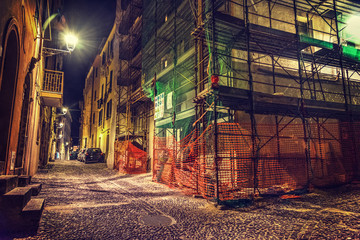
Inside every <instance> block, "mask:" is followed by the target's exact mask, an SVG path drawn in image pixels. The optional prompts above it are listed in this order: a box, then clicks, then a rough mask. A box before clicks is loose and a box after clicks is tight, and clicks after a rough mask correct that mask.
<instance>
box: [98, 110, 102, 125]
mask: <svg viewBox="0 0 360 240" xmlns="http://www.w3.org/2000/svg"><path fill="white" fill-rule="evenodd" d="M102 115H103V110H102V109H101V110H100V112H99V126H101V124H102Z"/></svg>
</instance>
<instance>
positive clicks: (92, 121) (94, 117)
mask: <svg viewBox="0 0 360 240" xmlns="http://www.w3.org/2000/svg"><path fill="white" fill-rule="evenodd" d="M92 122H93V124H95V113H93V120H92Z"/></svg>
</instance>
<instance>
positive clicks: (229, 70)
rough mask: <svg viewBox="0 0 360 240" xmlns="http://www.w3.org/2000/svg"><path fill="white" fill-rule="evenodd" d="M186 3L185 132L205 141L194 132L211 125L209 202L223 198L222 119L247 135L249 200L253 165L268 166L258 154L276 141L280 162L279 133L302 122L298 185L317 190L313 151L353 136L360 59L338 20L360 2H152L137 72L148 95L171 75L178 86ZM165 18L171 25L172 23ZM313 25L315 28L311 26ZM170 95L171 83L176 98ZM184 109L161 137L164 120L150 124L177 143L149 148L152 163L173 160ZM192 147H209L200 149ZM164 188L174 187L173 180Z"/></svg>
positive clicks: (359, 109)
mask: <svg viewBox="0 0 360 240" xmlns="http://www.w3.org/2000/svg"><path fill="white" fill-rule="evenodd" d="M165 3H171V6H172V8H171V7H169V6H170V4H169V6H168V7H165V6H164V5H166V4H165ZM183 5H186V6H187V7H188V8H187V9H191V14H192V18H193V24H194V25H195V26H194V28H193V30H192V31H191V34H192V36H193V39H194V53H193V56H194V58H193V59H194V62H193V64H192V65H190V67H189V68H191V67H193V68H194V71H195V73H194V74H193V76H192V78H191V79H190V78H189V77H186V80H187V81H189V82H191V84H192V85H191V86H193V91H194V98H193V100H194V103H195V104H194V107H193V108H194V116H195V119H194V120H193V121H192V126H193V129H194V131H193V132H192V133H190V134H189V135H192V134H193V136H194V137H193V138H194V139H200V140H201V141H206V140H205V139H204V138H199V136H201V135H203V134H204V133H205V132H206V131H208V127H209V126H210V125H212V126H214V127H213V129H212V130H211V131H212V134H213V137H212V138H211V141H212V143H213V154H214V155H213V159H214V172H215V174H216V176H215V184H214V190H213V193H214V196H213V197H214V199H215V200H216V201H221V200H222V198H221V196H220V192H221V189H220V188H219V185H220V180H219V178H220V176H219V171H220V170H219V168H220V165H219V164H220V161H221V159H222V158H223V157H220V156H219V153H220V149H219V146H218V144H219V139H221V137H222V136H221V134H223V133H222V132H219V129H218V126H220V125H221V124H222V123H223V122H230V123H231V122H240V123H241V122H242V121H243V120H244V119H245V120H246V121H247V122H249V123H250V124H249V126H247V127H248V128H247V129H246V130H247V131H248V132H249V134H248V135H249V136H248V137H249V138H250V139H251V147H250V149H251V157H250V158H251V161H252V171H253V176H252V181H253V182H252V187H251V188H252V189H253V191H252V194H250V197H252V198H253V197H254V196H255V195H256V194H258V193H260V194H261V191H262V190H261V187H260V186H259V185H261V183H259V179H260V178H261V176H258V174H259V164H263V161H264V160H263V158H264V156H261V155H263V154H264V149H265V148H266V147H268V146H269V144H270V143H271V142H272V141H276V144H277V156H276V157H278V158H279V159H280V158H282V153H281V151H280V145H281V144H282V143H281V141H282V139H284V138H285V137H284V136H282V135H281V134H282V133H283V132H284V131H285V130H286V129H288V128H289V127H290V126H292V125H293V124H300V125H299V126H302V137H301V138H302V140H301V141H303V142H304V152H303V154H304V156H303V158H304V159H305V172H306V175H307V176H306V184H305V185H304V186H302V187H303V188H304V189H309V187H310V186H311V185H312V184H314V177H313V176H314V169H312V165H313V158H316V159H317V158H319V156H318V153H316V154H315V155H314V154H313V149H314V146H315V145H316V146H319V147H318V148H319V149H318V151H319V152H320V153H319V154H320V155H322V151H324V149H322V148H324V147H323V145H322V144H323V141H335V142H342V144H344V142H343V141H344V136H343V135H342V134H348V133H349V132H350V133H351V132H354V129H357V126H356V124H355V122H356V121H358V120H359V119H360V106H359V105H358V104H359V100H360V98H359V97H360V95H359V92H358V90H359V87H358V86H359V83H358V81H359V80H360V74H359V69H358V66H359V62H360V61H359V60H360V59H359V55H358V52H357V53H356V54H355V55H354V54H351V53H349V52H352V51H355V48H354V47H351V46H350V43H346V42H345V43H344V42H343V32H344V24H345V23H344V20H343V18H342V16H344V15H347V16H349V15H350V14H352V13H356V12H357V11H359V10H360V5H358V4H356V3H354V2H349V1H332V0H331V1H330V0H329V1H320V0H311V1H310V0H277V1H273V0H260V1H256V2H254V1H248V0H242V1H235V0H234V1H220V0H206V1H205V0H195V1H166V0H162V1H160V0H157V1H154V2H153V3H148V5H147V6H145V9H148V10H146V11H145V12H144V21H146V22H147V23H146V25H147V26H151V28H150V29H151V31H152V32H153V33H152V34H149V33H146V32H145V34H144V39H143V49H144V50H143V51H144V55H146V56H144V58H143V70H144V73H145V74H146V76H145V84H144V85H145V86H150V84H152V85H151V86H152V87H151V88H152V91H153V93H152V94H153V96H156V95H157V94H159V92H157V90H158V89H159V87H158V86H157V83H158V82H161V81H166V79H169V78H172V79H177V80H178V81H181V80H183V79H181V80H180V79H179V77H178V78H177V76H179V74H178V72H180V71H179V70H177V68H178V69H179V66H180V68H181V66H182V64H183V62H181V63H180V64H179V63H178V62H180V61H179V59H181V58H182V56H184V55H186V53H183V55H178V54H177V50H176V49H177V46H178V45H179V39H183V38H184V36H183V35H185V34H186V33H187V32H186V31H184V29H186V28H180V27H179V24H178V23H177V21H178V19H183V17H182V18H181V17H178V16H181V15H182V14H184V13H183V11H182V10H183ZM234 9H235V10H236V11H235V10H234ZM284 9H285V10H286V13H287V14H288V15H287V18H280V17H279V10H284ZM260 10H261V11H260ZM159 15H160V16H159ZM164 15H165V19H166V20H165V23H164V21H163V19H164ZM284 15H286V14H284ZM168 19H170V20H168ZM167 21H172V22H173V27H171V24H169V23H166V22H167ZM315 21H317V23H320V24H319V26H321V27H317V26H316V24H312V23H313V22H315ZM324 26H325V27H324ZM165 29H166V31H165ZM304 31H307V32H306V33H304ZM164 33H165V34H164ZM319 36H320V37H319ZM321 36H322V37H321ZM325 37H326V38H327V39H326V40H324V38H325ZM166 43H172V51H173V58H174V60H173V63H172V64H173V65H171V66H172V68H171V69H172V72H173V75H166V74H164V72H165V71H166V67H165V69H163V68H162V66H161V64H162V59H163V57H164V55H166V52H168V51H169V49H167V48H166V46H165V45H166ZM346 44H349V45H346ZM170 51H171V50H170ZM355 52H356V51H355ZM159 65H160V66H159ZM183 65H186V64H183ZM186 66H188V65H186ZM187 70H188V69H187ZM160 75H161V76H160ZM265 76H266V77H265ZM212 77H218V79H219V80H220V82H219V83H216V82H215V83H212V82H211V81H212ZM180 78H181V77H180ZM164 79H165V80H164ZM192 79H193V80H192ZM181 87H183V85H181ZM176 89H177V88H176V87H175V86H174V87H173V92H176ZM179 95H180V94H175V96H179ZM178 98H180V97H178ZM175 102H176V103H177V102H178V101H175ZM182 112H185V111H176V110H174V111H173V117H172V124H169V121H167V123H165V122H166V121H165V120H159V122H164V124H163V127H162V128H160V131H159V129H158V130H157V129H156V128H157V127H158V128H159V126H160V127H161V125H160V123H159V124H158V123H155V126H156V127H155V131H156V132H155V136H161V137H165V138H166V136H167V135H166V132H168V133H169V136H170V137H169V139H172V140H170V142H171V141H174V143H173V144H168V145H166V144H165V146H164V144H163V143H159V148H156V147H155V148H154V159H157V158H159V156H158V153H156V151H160V150H161V149H163V148H164V147H168V148H169V149H171V150H172V151H173V153H172V154H171V155H172V158H173V159H172V161H173V162H175V161H176V154H177V153H178V152H179V151H181V150H179V148H181V144H180V143H179V142H180V139H179V136H177V132H178V129H179V127H178V126H175V125H176V122H177V121H179V117H178V116H179V115H180V114H181V113H182ZM170 117H171V115H168V116H167V118H170ZM264 119H265V122H266V121H270V122H272V123H273V125H274V127H275V132H274V133H272V134H264V130H263V129H262V124H263V123H261V121H264ZM334 123H336V124H338V126H339V132H340V135H337V134H334V132H333V131H332V129H329V126H331V127H333V126H334ZM347 123H349V126H347ZM219 124H220V125H219ZM244 125H246V124H244ZM345 125H346V126H345ZM164 126H165V127H164ZM354 126H355V127H354ZM259 128H260V130H261V131H259ZM170 129H172V131H170ZM344 129H348V132H347V133H344V132H343V131H345V130H344ZM189 132H190V131H188V132H187V133H189ZM314 134H315V135H316V136H314ZM325 135H326V137H325ZM181 139H182V137H181ZM200 140H199V141H200ZM155 142H156V141H155ZM176 142H177V143H176ZM349 143H350V145H352V146H351V151H353V154H354V155H353V158H354V166H355V167H356V169H354V170H353V171H352V172H351V173H349V176H347V179H346V180H345V182H349V181H351V180H353V179H355V178H357V177H358V176H359V172H358V170H359V169H358V167H359V166H358V165H359V159H358V157H359V156H358V155H359V154H358V153H357V150H356V149H357V146H358V139H357V138H356V136H354V134H350V140H349ZM198 144H199V145H200V146H202V147H204V146H205V144H204V143H198ZM194 151H197V152H198V153H203V154H204V155H203V156H202V157H203V158H204V159H205V158H206V156H205V155H206V154H208V153H206V151H205V150H203V149H198V148H196V149H195V150H194ZM343 151H344V150H343ZM195 155H197V153H195ZM197 156H199V155H197ZM261 161H262V162H261ZM321 161H322V159H321ZM260 162H261V163H260ZM153 169H154V175H156V174H157V172H158V170H157V166H156V164H155V163H154V166H153ZM198 174H199V173H198ZM195 175H196V174H195ZM198 177H199V176H196V177H195V178H198ZM174 181H175V182H174ZM167 183H168V184H170V185H176V179H172V180H169V181H168V182H167ZM195 185H196V186H192V187H193V188H195V189H194V191H195V192H196V191H197V190H198V187H199V186H198V182H196V184H195Z"/></svg>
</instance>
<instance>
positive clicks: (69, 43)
mask: <svg viewBox="0 0 360 240" xmlns="http://www.w3.org/2000/svg"><path fill="white" fill-rule="evenodd" d="M63 40H64V42H65V45H66V50H64V49H55V48H47V47H43V54H44V56H46V57H48V56H54V55H57V54H62V53H63V54H70V53H71V52H72V51H74V50H75V47H76V45H77V43H78V41H79V39H78V38H77V37H76V36H75V35H74V34H72V33H70V32H68V33H65V34H64V37H63Z"/></svg>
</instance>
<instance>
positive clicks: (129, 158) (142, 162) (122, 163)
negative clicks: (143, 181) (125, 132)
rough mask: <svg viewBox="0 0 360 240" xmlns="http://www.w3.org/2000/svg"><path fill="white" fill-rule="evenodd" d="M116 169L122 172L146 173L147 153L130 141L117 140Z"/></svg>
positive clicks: (115, 148) (115, 147)
mask: <svg viewBox="0 0 360 240" xmlns="http://www.w3.org/2000/svg"><path fill="white" fill-rule="evenodd" d="M114 150H115V153H114V158H115V161H114V164H115V166H114V167H115V169H117V170H119V171H120V172H122V173H129V174H133V173H146V171H147V153H146V152H145V151H143V150H141V149H139V148H137V147H135V146H134V145H133V144H132V143H131V142H130V141H115V146H114Z"/></svg>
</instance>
